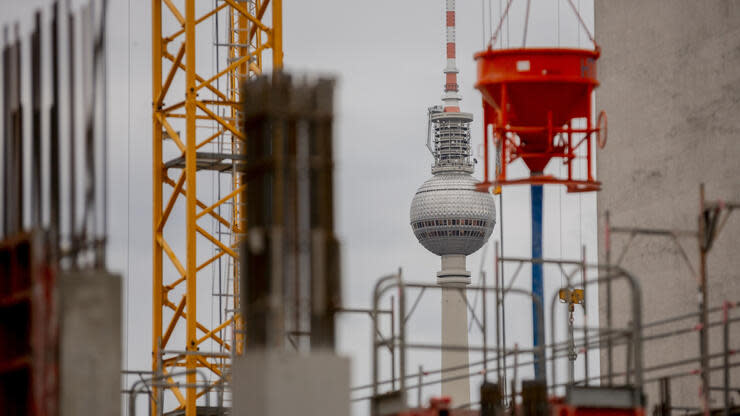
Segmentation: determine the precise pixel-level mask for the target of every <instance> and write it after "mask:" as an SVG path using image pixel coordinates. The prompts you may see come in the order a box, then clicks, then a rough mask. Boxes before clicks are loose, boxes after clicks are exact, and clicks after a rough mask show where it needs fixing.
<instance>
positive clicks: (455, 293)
mask: <svg viewBox="0 0 740 416" xmlns="http://www.w3.org/2000/svg"><path fill="white" fill-rule="evenodd" d="M437 284H439V285H440V286H442V345H444V346H445V347H454V349H443V350H442V369H443V370H447V369H454V370H449V371H444V373H443V376H442V380H443V381H442V395H443V396H448V397H450V398H451V399H452V404H453V406H460V405H463V404H467V403H469V402H470V378H469V377H468V373H469V371H470V369H469V368H468V367H469V356H468V307H467V299H466V295H465V286H467V285H468V284H470V272H468V271H467V270H466V268H465V256H463V255H444V256H442V270H441V271H439V272H438V273H437ZM458 377H459V378H458ZM451 379H453V380H451Z"/></svg>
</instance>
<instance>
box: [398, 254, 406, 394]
mask: <svg viewBox="0 0 740 416" xmlns="http://www.w3.org/2000/svg"><path fill="white" fill-rule="evenodd" d="M398 313H399V315H400V316H406V289H405V288H404V285H403V276H402V275H401V268H400V267H399V268H398ZM398 326H399V330H398V332H399V339H400V342H399V349H400V350H399V351H400V357H399V366H400V368H399V377H400V381H399V384H400V386H399V389H400V390H401V400H403V404H404V406H405V405H406V323H405V322H404V321H403V319H401V321H400V322H399V325H398Z"/></svg>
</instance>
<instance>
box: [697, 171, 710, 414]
mask: <svg viewBox="0 0 740 416" xmlns="http://www.w3.org/2000/svg"><path fill="white" fill-rule="evenodd" d="M707 247H708V244H707V229H706V221H705V208H704V184H703V183H702V184H700V185H699V312H700V313H701V330H700V331H699V353H700V354H701V392H702V403H703V410H704V415H705V416H709V357H708V353H709V344H708V342H709V340H708V331H709V328H708V327H707V324H708V321H709V318H708V312H707V251H706V250H707Z"/></svg>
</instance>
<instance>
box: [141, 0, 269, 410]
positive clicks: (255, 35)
mask: <svg viewBox="0 0 740 416" xmlns="http://www.w3.org/2000/svg"><path fill="white" fill-rule="evenodd" d="M209 23H210V24H209ZM224 23H225V25H224ZM219 27H221V29H219ZM214 28H216V29H215V31H217V32H222V31H225V32H226V33H227V34H226V36H224V41H223V42H218V40H217V41H216V42H215V43H205V42H204V39H206V40H207V39H209V38H212V37H213V33H214ZM219 35H220V34H219ZM217 39H218V38H217ZM214 48H215V49H214ZM215 51H218V52H217V53H214V52H215ZM222 51H223V52H225V53H223V52H222ZM214 55H215V57H216V59H215V60H214ZM204 57H205V58H206V59H209V60H207V61H205V62H207V63H208V65H204V64H203V63H204ZM270 58H271V62H270ZM282 60H283V49H282V0H218V1H211V2H197V4H196V1H195V0H180V1H176V0H152V127H153V129H152V151H153V155H152V156H153V157H152V162H153V170H152V178H153V187H152V188H153V191H152V193H153V197H152V199H153V229H152V238H153V258H152V264H153V271H152V284H153V285H152V289H153V294H152V301H153V313H152V334H153V336H152V344H153V345H152V366H153V370H154V372H155V374H156V375H157V377H159V380H160V381H161V382H160V383H158V384H155V386H159V387H155V388H154V390H153V395H152V398H153V403H152V414H162V413H164V412H165V411H173V413H175V414H184V415H186V416H196V414H197V412H198V408H196V402H197V401H198V399H201V398H202V397H203V396H204V395H206V394H211V393H209V391H213V390H217V391H218V390H221V391H223V386H224V385H225V384H227V383H226V382H227V381H228V377H229V372H230V363H231V357H232V356H233V355H234V354H239V353H240V352H241V351H242V349H243V347H244V342H245V340H244V337H243V330H242V329H243V327H244V321H243V319H242V317H241V315H240V312H239V307H238V305H239V279H238V276H239V273H238V256H237V252H238V250H237V245H238V242H239V239H240V237H241V232H242V230H244V225H245V221H246V218H245V212H246V210H245V209H244V201H243V200H242V199H241V196H240V195H241V194H242V192H241V191H242V190H243V187H244V185H243V183H242V178H241V174H240V171H241V170H242V168H243V160H244V157H243V156H242V155H241V149H242V147H241V144H242V143H243V142H244V140H245V137H244V136H243V134H242V133H241V132H240V129H239V120H240V112H239V98H240V97H239V84H240V83H241V82H242V81H243V80H245V79H248V78H250V77H253V76H256V75H259V74H261V73H262V70H263V68H272V69H273V70H275V69H280V68H282ZM215 61H219V62H218V65H215V68H214V64H213V62H215ZM196 62H197V63H198V66H197V67H196ZM223 177H226V178H227V180H228V182H229V183H228V184H227V185H223V184H222V182H221V178H223ZM214 178H218V183H219V186H218V187H217V189H214V187H213V184H214V182H216V180H215V179H214ZM199 182H200V183H201V184H203V185H205V186H202V187H199ZM208 198H210V199H208ZM173 223H174V224H173ZM182 224H184V227H183V226H182ZM183 231H184V235H183ZM213 276H217V277H213ZM211 278H213V279H215V278H217V279H219V280H218V282H219V283H222V282H225V286H226V287H224V288H221V290H220V291H219V292H217V293H214V294H213V295H215V296H217V297H220V299H221V302H220V304H221V305H222V306H223V308H222V309H220V310H219V313H218V314H217V315H216V314H211V315H208V314H206V312H212V310H211V311H208V309H207V308H203V307H202V306H203V305H204V300H205V299H203V298H206V297H208V296H210V295H211V294H206V296H203V295H204V294H203V293H202V291H201V295H200V297H201V300H200V301H199V300H198V296H199V295H198V292H199V290H198V287H199V286H198V284H199V282H200V284H202V282H203V281H206V280H207V281H211V280H210V279H211ZM214 281H215V280H214ZM199 307H200V308H199ZM211 309H212V308H211ZM183 370H184V371H183ZM173 373H180V374H183V373H184V374H185V375H186V383H185V384H184V385H182V386H181V387H178V386H177V385H176V384H175V383H174V379H173V377H174V374H173ZM196 376H197V377H196ZM203 378H205V380H203ZM170 395H171V396H170ZM165 396H167V399H165ZM222 397H223V396H222ZM201 400H202V399H201ZM172 404H174V406H173V405H172ZM168 407H169V408H168Z"/></svg>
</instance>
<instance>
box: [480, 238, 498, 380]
mask: <svg viewBox="0 0 740 416" xmlns="http://www.w3.org/2000/svg"><path fill="white" fill-rule="evenodd" d="M498 263H499V257H498V241H496V243H495V245H494V264H495V266H496V267H494V270H495V274H496V275H495V276H494V277H495V282H494V284H495V288H496V377H497V380H496V382H498V383H499V385H501V383H502V382H501V380H502V378H501V353H500V352H499V351H501V313H500V311H501V307H500V302H501V299H500V292H499V272H498ZM484 292H485V291H484Z"/></svg>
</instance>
